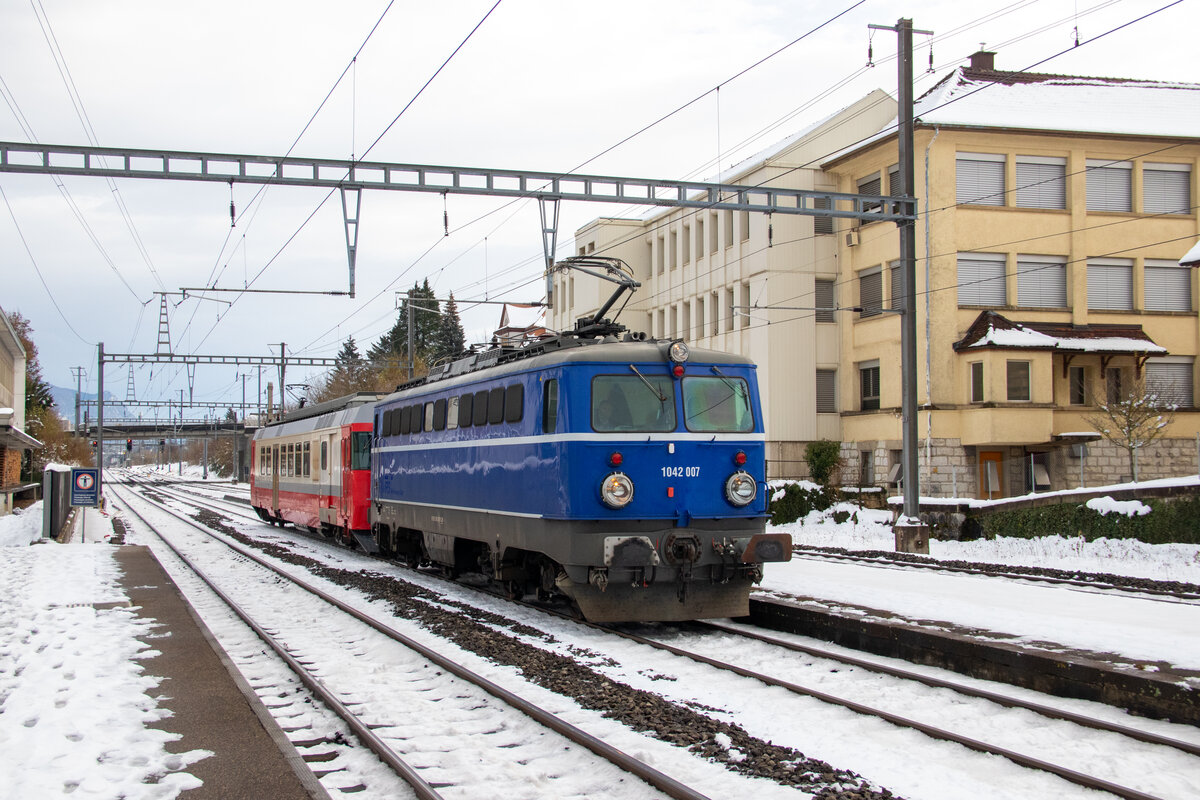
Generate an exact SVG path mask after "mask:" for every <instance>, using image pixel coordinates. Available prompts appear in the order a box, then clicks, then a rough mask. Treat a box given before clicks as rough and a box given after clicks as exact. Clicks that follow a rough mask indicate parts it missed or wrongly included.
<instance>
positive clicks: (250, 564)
mask: <svg viewBox="0 0 1200 800" xmlns="http://www.w3.org/2000/svg"><path fill="white" fill-rule="evenodd" d="M127 491H128V490H125V491H121V490H118V491H115V492H114V494H117V495H118V497H119V499H120V501H121V503H122V505H123V506H124V507H125V508H126V509H127V510H128V511H129V512H130V513H131V514H133V515H134V516H135V517H136V518H137V519H138V520H139V522H140V523H141V524H142V525H143V526H145V527H146V528H147V529H148V530H151V531H152V532H154V533H155V535H157V536H158V537H159V538H160V540H161V541H162V542H163V543H164V544H165V545H166V546H167V547H168V548H170V550H171V551H172V552H173V553H174V554H175V556H176V557H177V558H178V559H179V560H180V562H181V563H183V564H185V565H187V567H188V569H189V570H190V571H191V572H192V573H194V574H195V576H196V577H197V578H198V579H199V580H201V581H202V582H203V583H204V584H205V585H206V586H208V588H209V589H210V590H211V591H212V592H213V593H214V594H215V595H216V596H217V597H219V598H220V600H221V601H222V603H224V605H225V606H226V607H227V608H228V609H229V610H230V611H231V612H233V613H234V614H235V615H236V616H237V617H238V618H239V619H240V620H241V621H242V622H243V623H244V624H245V625H247V626H248V627H250V628H251V629H252V630H253V631H254V633H255V635H256V636H258V638H260V639H261V640H262V641H264V642H266V643H267V644H268V645H269V646H270V647H271V649H272V651H273V652H274V653H275V655H276V656H277V657H278V659H279V660H280V662H281V663H283V664H285V665H286V668H287V670H288V671H289V672H290V673H291V674H292V675H294V676H295V677H294V679H291V678H289V679H281V678H280V677H278V676H276V677H274V678H272V679H271V680H269V681H268V682H266V683H263V682H262V681H259V682H258V685H257V686H256V690H257V691H259V692H260V694H265V695H266V696H265V697H264V698H263V699H264V701H265V702H266V703H267V705H268V707H270V708H273V709H275V710H277V711H280V710H281V711H282V712H283V713H282V715H281V716H282V719H281V725H282V727H284V730H285V731H287V732H288V733H289V736H292V737H294V738H293V741H294V743H296V744H297V746H298V748H300V749H301V752H302V754H304V755H305V758H306V760H309V761H311V762H313V763H316V764H319V765H322V766H321V767H320V768H319V770H314V771H316V772H317V774H318V778H319V779H321V780H322V782H323V784H324V785H326V787H327V788H328V789H330V790H336V791H349V792H354V793H358V792H361V791H363V790H366V789H368V788H369V787H371V786H372V785H375V786H376V787H378V789H379V791H378V792H372V794H374V795H376V796H391V794H392V793H393V791H394V787H393V786H386V785H385V786H379V784H380V781H379V780H378V778H377V777H373V776H372V772H377V770H372V769H370V768H368V767H364V766H362V765H361V764H355V763H353V762H354V761H355V759H350V758H347V757H346V755H347V750H348V748H347V747H346V746H345V744H344V742H345V741H346V740H345V739H343V738H342V737H340V736H338V735H337V734H335V735H334V736H332V737H331V736H330V735H328V733H326V732H323V729H325V730H327V729H328V727H329V722H328V721H324V722H310V723H309V724H306V725H301V726H297V725H295V724H289V720H290V719H292V718H293V717H294V716H295V715H294V714H293V713H292V712H293V711H294V710H295V707H296V705H297V703H296V702H295V700H291V701H288V702H286V703H280V702H278V700H279V699H280V698H281V697H284V696H286V695H288V694H290V693H291V691H292V690H291V689H290V688H289V686H290V685H291V684H292V683H293V682H298V683H301V684H303V685H304V687H305V688H306V689H307V690H308V691H309V692H311V693H312V694H313V696H315V697H317V698H318V699H319V700H320V702H321V704H322V705H323V706H324V708H325V709H327V711H328V712H330V713H332V714H334V715H336V717H337V719H338V720H340V721H341V722H342V723H344V724H345V726H346V727H347V728H348V729H349V730H350V731H351V732H352V733H353V735H354V737H355V738H356V739H357V741H358V742H359V743H360V744H361V745H362V746H364V747H365V748H367V749H369V750H370V751H371V752H372V753H374V754H375V756H377V758H378V759H379V761H380V762H381V763H382V764H384V765H386V766H387V767H388V768H389V769H390V770H391V771H392V772H393V773H394V774H395V775H396V776H397V777H398V778H400V779H402V780H403V781H404V782H405V783H407V784H408V785H409V786H410V787H411V790H412V793H413V794H414V795H415V796H416V797H419V798H439V797H443V796H447V797H448V796H462V797H472V796H480V793H481V792H486V793H487V794H489V795H494V796H527V795H530V794H531V793H532V794H541V793H542V792H543V791H549V793H550V794H552V795H562V796H568V795H571V794H575V793H577V792H580V791H584V792H585V794H586V796H589V797H590V796H597V797H598V796H613V797H617V796H620V797H628V796H630V795H631V793H632V795H633V796H647V797H653V796H667V797H672V798H679V799H680V800H701V798H704V795H703V794H701V793H700V792H698V791H696V790H695V789H692V788H691V787H689V786H687V785H685V784H683V783H681V782H680V781H677V780H675V779H674V778H671V777H669V776H667V775H665V774H663V773H662V772H660V771H659V770H657V769H655V768H653V767H650V766H648V765H646V764H644V763H642V762H641V761H639V760H637V759H636V758H633V757H631V756H629V755H627V754H626V753H624V752H622V751H621V750H619V749H618V748H616V747H613V746H612V745H609V744H608V743H606V742H604V741H602V740H600V739H599V738H597V737H596V736H594V735H592V734H590V733H587V732H586V731H583V730H582V729H580V728H578V727H577V726H575V725H572V724H570V723H568V722H566V721H564V720H563V719H562V718H560V717H559V716H556V715H555V714H553V713H551V712H549V711H546V710H544V709H542V708H540V707H539V706H537V705H535V704H533V703H531V702H530V701H528V700H526V699H524V698H522V697H520V696H518V695H516V694H514V693H513V692H510V691H509V690H507V689H505V688H504V687H502V686H500V685H499V684H497V683H495V682H493V681H490V680H488V679H487V678H484V677H483V676H481V675H478V674H476V673H474V672H473V671H471V670H470V669H468V668H466V667H464V666H463V665H462V664H460V663H458V662H456V661H454V660H451V659H449V658H447V657H446V656H443V655H441V654H439V653H437V652H435V651H434V650H432V649H431V648H429V647H428V646H426V645H425V644H422V643H420V642H418V641H416V640H415V639H413V638H411V637H409V636H406V635H404V634H403V633H401V632H399V631H397V630H395V629H393V628H391V627H390V626H388V625H386V624H384V623H382V622H379V621H378V620H376V619H375V618H373V617H372V616H369V615H367V614H365V613H363V612H361V611H358V610H357V609H354V608H352V607H350V606H349V605H348V604H346V603H344V602H342V601H341V600H339V599H337V598H335V597H333V596H332V595H331V594H329V593H328V592H325V591H323V590H321V589H320V588H318V587H316V586H314V585H312V584H309V583H307V582H305V581H302V580H300V579H298V578H297V577H296V576H294V575H292V574H290V573H289V572H288V571H286V570H283V569H279V568H278V567H276V566H275V565H272V564H270V563H269V562H268V561H267V560H266V559H263V558H260V557H259V556H257V555H255V554H254V553H252V552H249V551H248V550H246V549H244V548H241V547H239V546H236V545H235V544H233V543H229V542H226V541H224V540H223V539H222V538H221V537H218V536H214V535H213V534H212V533H211V532H209V531H206V530H204V528H203V526H201V525H199V524H197V523H194V522H191V521H190V520H187V519H186V518H185V517H182V516H179V515H177V514H175V513H174V512H172V511H170V510H169V509H167V508H166V507H165V506H162V505H161V504H157V503H154V502H153V501H151V500H148V499H145V498H142V499H141V500H140V501H139V503H140V504H143V509H144V508H145V507H146V506H152V507H153V508H154V509H155V511H156V512H157V513H159V514H162V513H168V514H171V515H172V516H174V517H175V518H177V519H180V520H183V521H185V522H187V523H188V524H189V525H192V526H193V527H194V528H196V529H197V530H199V531H200V532H201V533H203V535H204V536H205V537H208V538H209V539H210V540H211V539H215V540H218V541H222V543H223V544H225V545H227V547H228V548H229V549H228V552H227V553H225V554H222V555H217V556H215V557H214V555H213V554H212V553H211V552H208V551H211V549H212V548H210V547H196V546H195V544H194V543H192V544H187V543H182V542H178V541H172V539H174V538H176V537H174V536H168V535H166V534H164V533H163V532H161V531H159V530H158V529H157V528H156V526H155V525H154V523H153V522H151V520H150V519H149V518H148V516H147V515H146V514H143V513H142V512H141V511H138V510H137V509H136V508H135V505H136V504H135V503H134V502H131V499H130V497H129V494H128V493H127ZM153 513H154V512H151V514H153ZM189 551H190V552H189ZM199 552H203V553H204V555H203V556H201V558H202V559H203V560H204V561H205V562H207V565H209V566H213V567H215V569H216V570H218V571H220V572H221V574H222V576H223V577H222V579H219V580H220V582H221V583H222V585H221V586H218V585H217V582H216V581H215V580H214V578H213V577H212V576H209V575H205V573H204V567H202V566H201V565H200V564H198V563H197V560H199V559H195V556H196V554H197V553H199ZM264 570H267V571H269V572H270V573H271V575H272V578H270V579H266V580H264V579H263V577H262V575H263V571H264ZM284 579H286V580H284ZM280 587H286V588H285V589H283V590H282V594H281V589H280ZM293 587H299V589H302V590H303V591H302V592H301V591H296V589H295V588H293ZM284 595H286V597H285V596H284ZM331 606H332V607H334V608H336V609H337V614H336V618H334V619H331V617H332V616H334V612H333V609H332V608H331ZM380 634H382V635H380ZM397 645H399V647H397ZM347 649H348V650H349V652H350V654H351V655H352V656H353V658H351V659H349V662H348V660H347ZM404 651H407V652H404ZM297 653H300V654H302V655H300V656H298V655H296V654H297ZM383 663H386V664H389V665H390V668H389V670H388V672H387V675H386V679H384V680H381V678H383V676H381V675H379V667H380V665H381V664H383ZM431 667H432V669H431ZM443 671H444V672H443ZM321 673H325V674H324V675H321ZM319 675H320V677H319ZM451 676H452V677H451ZM273 701H274V702H273ZM498 701H499V702H498ZM301 707H302V708H303V706H301ZM414 720H419V721H420V724H419V725H414V724H413V721H414ZM335 727H336V726H335ZM545 729H549V730H550V731H553V732H554V734H555V735H550V734H548V733H547V731H546V730H545ZM466 732H470V734H471V735H470V736H469V737H466V736H463V735H462V734H463V733H466ZM564 740H565V741H564ZM468 742H470V753H469V754H468V753H464V752H462V750H463V749H464V748H465V747H467V743H468ZM448 744H451V745H452V747H453V751H452V752H451V751H448V749H447V745H448ZM314 748H315V749H316V750H318V751H320V752H311V751H312V750H313V749H314ZM305 751H310V752H305ZM518 764H520V765H522V767H524V768H523V769H514V767H515V766H516V765H518ZM414 765H415V766H414ZM426 775H429V776H430V777H428V778H426ZM580 775H587V776H588V778H587V781H586V783H587V784H588V786H587V788H586V790H581V789H580V779H579V777H578V776H580ZM631 777H635V778H637V780H638V781H640V782H644V783H645V785H644V786H643V789H642V790H638V789H636V788H633V789H631V787H630V785H629V783H630V778H631ZM555 785H560V786H562V787H563V788H562V790H561V791H556V790H555V789H554V788H552V787H554V786H555ZM533 787H540V788H538V789H536V790H535V789H534V788H533Z"/></svg>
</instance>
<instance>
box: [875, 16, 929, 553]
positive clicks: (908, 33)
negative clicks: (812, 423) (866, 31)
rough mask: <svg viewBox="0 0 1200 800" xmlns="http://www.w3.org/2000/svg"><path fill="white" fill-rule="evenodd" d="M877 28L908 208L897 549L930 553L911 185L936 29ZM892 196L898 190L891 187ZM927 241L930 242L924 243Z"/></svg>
mask: <svg viewBox="0 0 1200 800" xmlns="http://www.w3.org/2000/svg"><path fill="white" fill-rule="evenodd" d="M869 27H871V28H873V29H876V30H890V31H894V32H895V33H896V34H897V36H898V38H899V41H898V54H897V55H898V57H897V59H896V64H897V67H898V74H897V79H896V83H897V87H896V88H897V91H896V95H897V101H898V105H899V123H900V126H899V130H898V131H897V136H896V139H897V144H898V147H899V156H900V175H899V177H900V192H899V194H900V196H902V197H903V198H904V200H905V201H906V203H907V204H908V207H907V208H905V212H906V214H907V216H908V218H906V219H900V220H897V221H896V224H897V225H899V226H900V274H901V275H903V276H904V309H903V313H902V315H901V317H900V374H901V387H902V406H901V413H902V420H901V428H902V437H903V438H902V443H903V444H902V446H903V448H904V449H903V451H902V452H903V459H904V509H903V512H902V514H901V517H900V519H899V520H898V524H897V525H896V528H895V533H896V549H897V550H900V551H904V552H913V551H915V550H921V551H922V552H928V551H929V550H928V548H929V539H928V532H929V531H928V526H924V525H921V524H920V520H919V517H918V515H919V514H920V510H921V485H920V475H919V470H920V466H919V464H918V452H917V438H918V433H919V431H918V427H917V291H916V288H917V239H916V230H917V229H916V220H915V218H913V216H912V214H911V213H908V212H911V211H912V207H913V205H915V203H916V199H915V198H914V196H913V186H914V183H915V179H916V169H915V165H914V157H913V86H912V83H913V69H912V64H913V44H912V37H913V33H920V34H924V35H932V34H933V31H914V30H913V26H912V20H911V19H906V18H903V17H902V18H900V19H899V20H898V21H897V22H896V24H895V26H886V25H871V26H869ZM892 193H893V195H894V194H896V192H895V191H894V190H893V192H892ZM926 246H928V243H927V244H926Z"/></svg>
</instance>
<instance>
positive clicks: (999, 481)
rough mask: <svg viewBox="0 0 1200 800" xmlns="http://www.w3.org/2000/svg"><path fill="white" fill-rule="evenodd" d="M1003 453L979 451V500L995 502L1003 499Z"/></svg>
mask: <svg viewBox="0 0 1200 800" xmlns="http://www.w3.org/2000/svg"><path fill="white" fill-rule="evenodd" d="M1003 467H1004V453H1002V452H1000V451H999V450H980V451H979V498H980V499H981V500H995V499H996V498H998V497H1004V469H1003Z"/></svg>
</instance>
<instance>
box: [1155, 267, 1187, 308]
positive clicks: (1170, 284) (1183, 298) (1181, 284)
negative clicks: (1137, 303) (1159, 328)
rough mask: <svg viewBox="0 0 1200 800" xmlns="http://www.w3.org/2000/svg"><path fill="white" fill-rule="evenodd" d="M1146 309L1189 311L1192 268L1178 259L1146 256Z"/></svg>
mask: <svg viewBox="0 0 1200 800" xmlns="http://www.w3.org/2000/svg"><path fill="white" fill-rule="evenodd" d="M1144 272H1145V274H1144V278H1145V295H1146V310H1147V311H1191V310H1192V268H1191V267H1181V266H1179V262H1178V261H1168V260H1164V259H1158V258H1147V259H1146V265H1145V271H1144Z"/></svg>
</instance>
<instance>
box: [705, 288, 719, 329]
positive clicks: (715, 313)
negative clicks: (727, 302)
mask: <svg viewBox="0 0 1200 800" xmlns="http://www.w3.org/2000/svg"><path fill="white" fill-rule="evenodd" d="M708 305H709V311H708V313H709V315H710V316H711V317H712V332H713V336H716V335H717V334H718V333H720V332H721V294H720V293H719V292H713V293H712V294H711V295H710V296H709V298H708Z"/></svg>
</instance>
